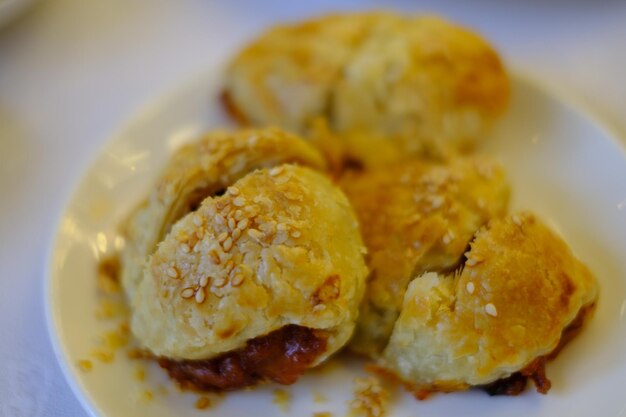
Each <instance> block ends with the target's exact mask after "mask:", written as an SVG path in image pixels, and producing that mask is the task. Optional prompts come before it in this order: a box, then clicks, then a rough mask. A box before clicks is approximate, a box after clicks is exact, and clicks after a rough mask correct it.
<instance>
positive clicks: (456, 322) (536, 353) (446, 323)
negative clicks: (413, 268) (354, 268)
mask: <svg viewBox="0 0 626 417" xmlns="http://www.w3.org/2000/svg"><path fill="white" fill-rule="evenodd" d="M466 256H467V259H466V260H465V261H464V263H463V265H462V267H461V269H460V270H459V271H456V272H451V273H441V274H437V273H432V272H429V273H426V274H424V275H422V276H419V277H417V278H415V279H414V280H413V281H412V282H411V284H410V285H409V288H408V290H407V291H406V294H405V295H404V301H403V305H402V312H401V314H400V317H399V318H398V320H397V321H396V322H395V325H394V329H393V333H392V336H391V339H390V340H389V344H388V345H387V346H386V348H385V350H384V352H383V354H382V356H381V357H380V360H379V365H380V366H381V367H382V368H383V369H385V370H386V371H387V372H391V373H393V374H394V375H396V376H397V377H398V378H400V379H401V380H402V381H404V382H405V383H406V384H407V385H409V386H410V387H411V388H412V389H413V390H414V391H415V392H416V395H418V397H420V396H424V395H426V394H427V393H428V392H429V391H455V390H463V389H467V388H468V387H471V386H485V385H487V388H488V391H489V392H491V393H492V394H501V393H505V394H516V393H518V392H519V391H520V390H522V389H523V388H524V387H525V385H526V379H527V378H528V377H531V378H532V379H533V380H534V381H535V384H536V385H537V389H538V390H539V391H540V392H543V393H545V392H547V390H548V389H549V388H550V381H549V380H548V379H547V378H546V377H545V373H544V364H545V360H546V359H548V358H549V357H551V356H555V355H556V353H558V350H559V349H560V348H561V347H562V345H563V344H564V343H566V342H567V341H568V340H569V339H570V338H571V337H573V336H574V335H575V333H576V332H577V331H578V330H579V329H580V327H581V325H582V321H583V320H584V318H585V316H586V315H587V314H588V313H589V312H590V311H591V310H592V308H593V306H594V304H595V301H596V298H597V295H598V288H597V282H596V280H595V278H594V277H593V275H592V274H591V272H590V271H589V270H588V269H587V268H586V267H585V266H584V265H583V264H582V263H581V262H580V261H579V260H578V259H576V258H575V257H574V255H573V254H572V252H571V250H570V249H569V248H568V246H567V245H566V244H565V242H563V240H561V239H560V238H559V237H557V236H556V235H555V234H554V232H552V231H551V230H550V229H548V228H547V227H546V226H545V225H543V224H542V223H541V222H540V221H539V220H538V219H537V218H535V216H534V215H532V214H530V213H520V214H515V215H513V216H511V217H507V218H506V219H494V220H493V221H491V222H490V223H489V225H488V227H486V228H484V229H482V230H481V231H479V232H478V233H477V235H476V237H475V239H474V240H473V241H472V243H471V250H470V251H469V252H468V253H467V254H466ZM489 384H490V385H489Z"/></svg>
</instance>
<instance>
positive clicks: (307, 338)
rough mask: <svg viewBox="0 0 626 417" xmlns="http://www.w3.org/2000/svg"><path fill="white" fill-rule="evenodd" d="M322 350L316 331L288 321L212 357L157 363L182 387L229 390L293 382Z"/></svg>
mask: <svg viewBox="0 0 626 417" xmlns="http://www.w3.org/2000/svg"><path fill="white" fill-rule="evenodd" d="M325 350H326V339H325V338H324V337H323V336H322V335H321V334H320V332H319V331H316V330H313V329H309V328H307V327H302V326H297V325H288V326H285V327H282V328H280V329H278V330H276V331H273V332H271V333H270V334H268V335H266V336H261V337H257V338H255V339H251V340H249V341H248V342H247V344H246V347H245V348H242V349H239V350H236V351H232V352H228V353H224V354H223V355H220V356H218V357H216V358H213V359H207V360H180V361H177V360H173V359H168V358H160V359H159V365H161V367H162V368H165V369H166V370H167V372H168V373H169V375H170V377H171V378H172V379H174V380H176V381H177V382H178V383H179V384H180V385H181V386H182V387H183V388H191V389H198V390H203V391H230V390H236V389H240V388H243V387H247V386H250V385H254V384H255V383H257V382H259V381H262V380H269V381H274V382H278V383H279V384H284V385H289V384H293V383H294V382H296V380H297V379H298V377H299V376H300V375H301V374H302V373H303V372H304V371H305V370H306V369H307V368H308V367H309V366H311V364H312V363H313V362H314V361H315V359H316V358H317V357H319V355H321V354H322V353H323V352H324V351H325Z"/></svg>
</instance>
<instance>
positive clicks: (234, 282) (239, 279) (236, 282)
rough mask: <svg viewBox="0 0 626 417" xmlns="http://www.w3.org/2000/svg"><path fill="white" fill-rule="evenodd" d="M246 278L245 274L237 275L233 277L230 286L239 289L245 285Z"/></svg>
mask: <svg viewBox="0 0 626 417" xmlns="http://www.w3.org/2000/svg"><path fill="white" fill-rule="evenodd" d="M243 279H244V276H243V274H237V275H235V276H234V277H233V279H232V281H231V282H230V285H231V286H233V287H239V286H240V285H241V284H242V283H243Z"/></svg>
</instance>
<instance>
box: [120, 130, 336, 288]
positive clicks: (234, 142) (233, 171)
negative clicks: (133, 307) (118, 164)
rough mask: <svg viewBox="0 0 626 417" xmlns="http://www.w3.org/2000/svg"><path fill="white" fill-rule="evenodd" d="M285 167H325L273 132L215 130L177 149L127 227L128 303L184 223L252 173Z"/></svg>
mask: <svg viewBox="0 0 626 417" xmlns="http://www.w3.org/2000/svg"><path fill="white" fill-rule="evenodd" d="M285 162H292V163H298V164H301V165H305V166H310V167H312V168H316V169H324V168H325V162H324V160H323V158H322V156H321V155H320V154H319V153H318V152H317V151H316V150H315V149H314V148H313V147H312V146H311V145H309V144H308V143H306V142H305V141H304V140H302V139H300V138H298V137H296V136H293V135H290V134H287V133H285V132H283V131H281V130H279V129H273V128H269V129H247V130H239V131H235V132H229V131H214V132H211V133H208V134H206V135H205V136H204V137H202V138H201V139H199V140H198V141H196V142H194V143H191V144H188V145H185V146H183V147H182V148H180V149H179V150H177V151H176V152H175V153H174V154H173V155H172V158H171V160H170V161H169V163H168V165H167V167H166V168H165V170H164V172H163V173H162V175H161V177H160V178H159V179H158V182H157V184H156V186H155V187H154V188H153V189H152V191H151V192H150V194H149V195H148V198H147V199H146V200H145V201H143V202H142V203H141V204H140V205H139V206H138V207H137V208H136V209H135V210H134V211H133V213H131V215H130V216H129V218H128V219H126V220H125V222H124V223H123V225H122V235H123V236H124V238H125V241H126V244H125V247H124V249H123V251H122V253H121V260H122V271H121V282H122V285H123V288H124V291H125V292H126V294H127V295H128V298H129V299H132V298H133V296H134V293H135V290H136V288H137V286H138V285H139V283H140V282H141V279H142V277H143V268H144V266H145V262H146V260H147V257H148V256H149V255H151V254H152V253H153V252H154V250H155V249H156V245H157V243H158V242H160V241H161V239H162V238H163V237H164V236H165V235H166V234H167V233H168V232H169V230H170V228H171V227H172V225H173V224H174V223H175V222H176V221H177V220H178V219H180V218H181V217H183V216H184V215H185V214H187V213H189V212H190V211H192V210H193V209H194V208H196V207H197V206H199V205H200V203H201V202H202V200H204V199H205V198H206V197H208V196H212V195H214V194H216V193H217V194H219V193H220V192H223V191H224V190H225V189H226V187H228V186H229V185H231V184H233V183H234V182H235V181H237V180H238V179H239V178H241V177H242V176H244V175H246V174H247V173H249V172H251V171H253V170H255V169H257V168H262V167H272V166H276V165H280V164H282V163H285Z"/></svg>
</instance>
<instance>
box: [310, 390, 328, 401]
mask: <svg viewBox="0 0 626 417" xmlns="http://www.w3.org/2000/svg"><path fill="white" fill-rule="evenodd" d="M326 401H328V399H327V398H326V396H325V395H324V394H322V393H319V392H314V393H313V402H315V403H317V404H323V403H325V402H326Z"/></svg>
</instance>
